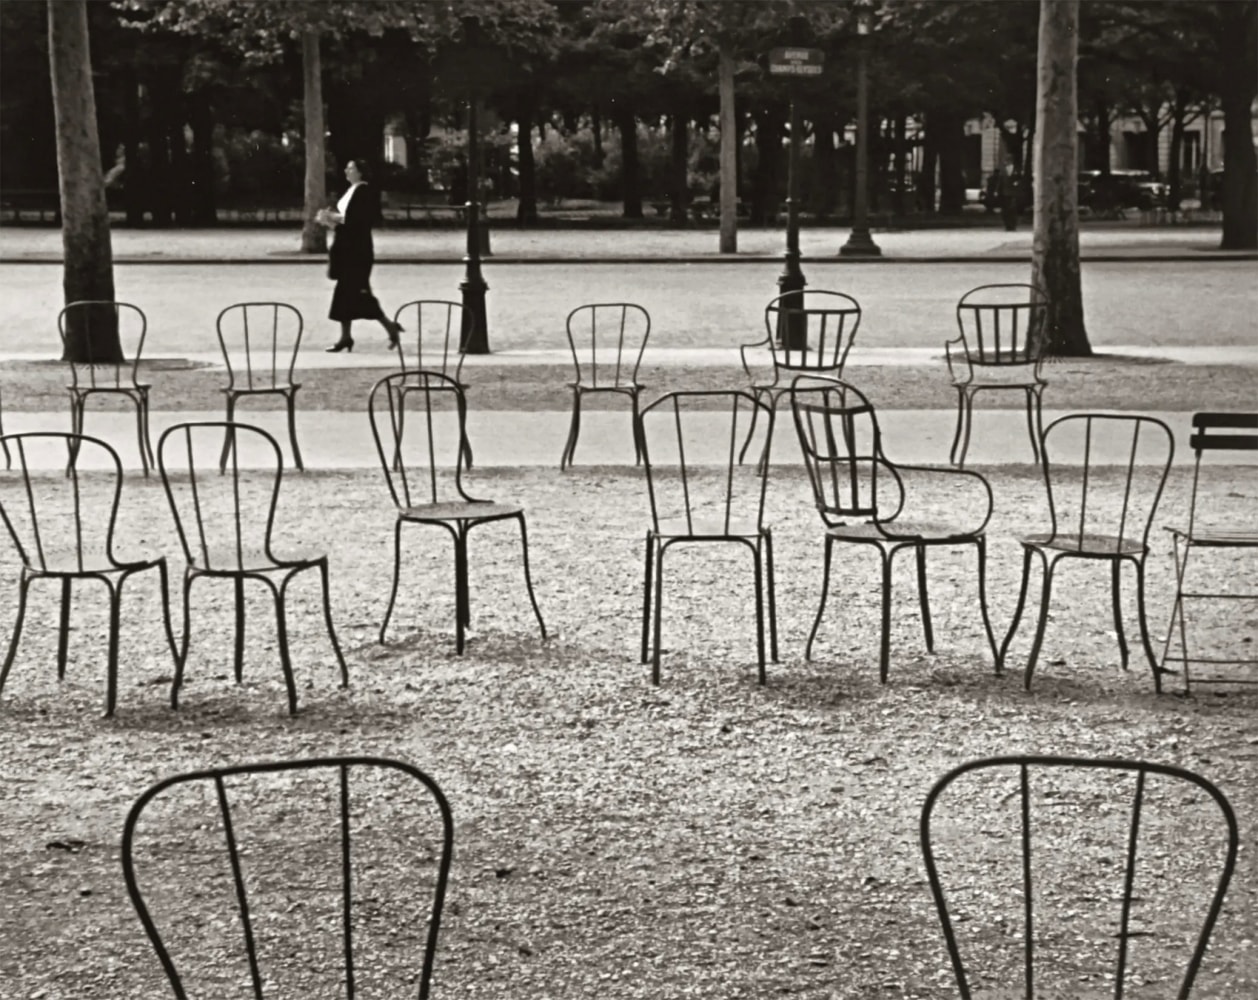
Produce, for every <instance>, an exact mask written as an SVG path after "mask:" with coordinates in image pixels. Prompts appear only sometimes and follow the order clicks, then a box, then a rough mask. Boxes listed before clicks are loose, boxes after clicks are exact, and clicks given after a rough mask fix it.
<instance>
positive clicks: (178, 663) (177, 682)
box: [170, 570, 194, 708]
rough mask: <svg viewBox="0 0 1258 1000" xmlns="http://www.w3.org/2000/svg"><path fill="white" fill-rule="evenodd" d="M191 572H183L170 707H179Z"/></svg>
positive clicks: (188, 633) (189, 618) (188, 629)
mask: <svg viewBox="0 0 1258 1000" xmlns="http://www.w3.org/2000/svg"><path fill="white" fill-rule="evenodd" d="M193 579H194V577H193V576H192V573H191V572H189V571H187V570H185V571H184V574H183V640H182V641H181V642H180V644H179V656H178V657H177V658H176V660H175V679H174V680H173V681H171V682H170V707H171V708H178V707H179V689H180V688H181V687H183V671H184V667H186V666H187V664H188V640H189V638H190V637H191V631H192V614H191V610H192V601H191V597H192V581H193Z"/></svg>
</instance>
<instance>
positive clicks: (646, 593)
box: [640, 531, 655, 663]
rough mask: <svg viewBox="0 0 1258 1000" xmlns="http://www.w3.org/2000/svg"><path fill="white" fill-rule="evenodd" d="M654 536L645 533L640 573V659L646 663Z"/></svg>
mask: <svg viewBox="0 0 1258 1000" xmlns="http://www.w3.org/2000/svg"><path fill="white" fill-rule="evenodd" d="M654 557H655V538H654V536H652V534H651V532H649V531H648V532H647V533H646V556H645V559H644V561H643V564H644V567H645V569H644V570H643V574H642V659H641V661H640V662H642V663H646V662H647V660H648V659H649V658H650V642H651V586H652V581H651V570H652V568H653V565H654V562H655V558H654Z"/></svg>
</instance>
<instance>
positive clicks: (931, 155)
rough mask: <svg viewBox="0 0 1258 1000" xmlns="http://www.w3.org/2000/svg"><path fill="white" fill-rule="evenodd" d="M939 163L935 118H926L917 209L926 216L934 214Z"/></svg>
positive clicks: (928, 116)
mask: <svg viewBox="0 0 1258 1000" xmlns="http://www.w3.org/2000/svg"><path fill="white" fill-rule="evenodd" d="M938 162H939V144H938V143H937V142H936V141H935V116H934V115H930V114H928V115H927V116H926V135H925V136H923V138H922V177H921V192H920V193H919V194H918V196H917V207H918V208H920V209H921V210H922V211H923V212H925V213H926V214H927V215H934V214H935V172H936V167H937V165H938Z"/></svg>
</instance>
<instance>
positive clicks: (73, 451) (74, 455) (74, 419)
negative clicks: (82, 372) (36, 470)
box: [66, 396, 85, 476]
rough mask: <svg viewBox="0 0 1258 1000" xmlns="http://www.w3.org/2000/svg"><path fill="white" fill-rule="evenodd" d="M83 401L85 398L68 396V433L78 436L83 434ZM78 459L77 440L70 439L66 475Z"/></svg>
mask: <svg viewBox="0 0 1258 1000" xmlns="http://www.w3.org/2000/svg"><path fill="white" fill-rule="evenodd" d="M84 403H85V400H84V399H83V398H82V397H81V396H71V397H70V433H71V434H75V435H78V436H79V437H82V436H83V420H84V417H85V414H84ZM78 460H79V447H78V442H77V441H74V440H71V442H70V456H69V458H68V459H67V461H66V475H67V476H68V475H69V474H70V470H71V469H73V468H74V466H75V465H76V464H77V463H78Z"/></svg>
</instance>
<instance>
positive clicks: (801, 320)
mask: <svg viewBox="0 0 1258 1000" xmlns="http://www.w3.org/2000/svg"><path fill="white" fill-rule="evenodd" d="M795 299H798V300H800V302H801V303H802V307H801V306H800V305H793V304H792V300H795ZM860 324H861V307H860V303H858V302H857V301H856V300H855V299H854V298H852V296H850V295H848V294H846V293H845V292H834V291H827V290H825V289H821V288H812V289H808V288H805V289H800V290H799V291H796V292H786V293H785V294H783V295H779V296H778V297H777V298H775V299H772V300H771V301H770V302H769V304H768V305H767V306H765V308H764V325H765V329H766V331H767V332H766V335H765V337H764V339H763V340H757V341H756V342H755V343H753V344H743V345H742V346H741V347H740V348H739V349H738V351H739V355H740V357H741V358H742V364H743V371H744V372H746V374H747V378H748V380H749V382H750V385H749V386H748V391H749V392H751V394H752V395H753V396H755V397H756V399H764V398H765V397H767V398H768V400H769V406H770V408H771V409H772V410H774V412H776V411H777V406H778V400H779V399H781V398H782V396H783V395H785V394H786V393H788V392H790V390H791V384H792V383H793V382H794V381H795V380H796V379H797V378H799V377H800V376H813V377H816V378H818V379H823V380H824V379H842V378H843V369H844V367H845V366H846V365H847V356H848V354H849V353H850V352H851V350H852V344H853V343H855V341H856V332H857V330H859V329H860ZM792 327H803V333H804V337H805V340H806V342H807V343H809V344H811V342H812V341H813V339H814V338H813V333H814V327H817V329H816V330H815V333H816V338H815V339H816V346H815V347H813V346H806V347H804V348H802V349H801V348H799V347H796V346H794V344H793V343H792V341H791V337H792V336H794V337H795V338H797V339H798V338H799V334H800V331H799V330H798V329H796V330H792V329H791V328H792ZM779 339H781V340H784V341H785V343H780V342H779ZM762 347H768V348H769V352H770V354H771V356H772V359H773V377H772V378H770V379H769V380H768V381H762V380H757V378H756V374H757V373H756V368H757V366H756V365H755V364H754V363H753V362H752V361H751V360H750V356H749V352H750V351H754V350H758V349H759V348H762ZM810 355H811V356H812V357H811V359H810ZM755 432H756V426H755V423H754V422H753V423H752V425H751V427H749V428H748V429H747V440H746V441H745V442H743V447H742V451H740V452H739V453H738V461H739V462H741V461H743V459H744V458H745V457H746V455H747V448H748V447H749V446H750V444H751V438H752V435H753V434H755ZM765 469H766V465H765V459H764V456H761V459H760V470H761V471H762V472H763V471H765Z"/></svg>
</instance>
